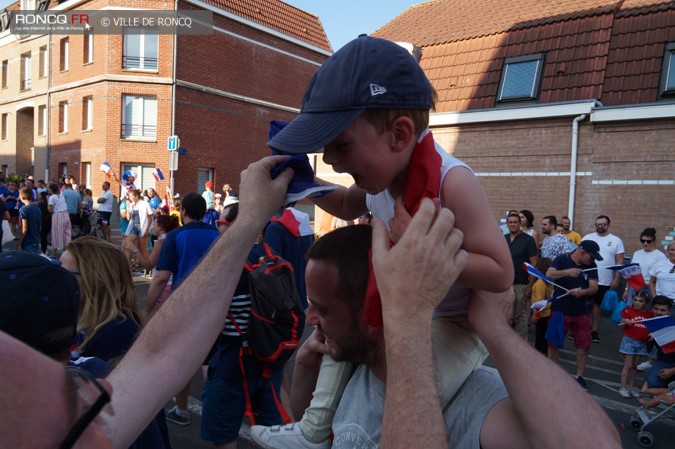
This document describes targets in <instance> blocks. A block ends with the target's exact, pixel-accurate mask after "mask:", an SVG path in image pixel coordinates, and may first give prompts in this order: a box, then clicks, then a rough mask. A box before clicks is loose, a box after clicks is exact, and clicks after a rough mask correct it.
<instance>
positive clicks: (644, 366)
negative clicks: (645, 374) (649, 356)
mask: <svg viewBox="0 0 675 449" xmlns="http://www.w3.org/2000/svg"><path fill="white" fill-rule="evenodd" d="M652 366H653V365H652V364H651V363H650V362H649V360H646V361H644V362H642V363H640V364H639V365H638V366H637V370H638V371H647V370H648V369H650V368H651V367H652Z"/></svg>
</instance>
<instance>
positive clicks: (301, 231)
mask: <svg viewBox="0 0 675 449" xmlns="http://www.w3.org/2000/svg"><path fill="white" fill-rule="evenodd" d="M272 222H273V223H274V222H279V223H281V225H282V226H283V227H284V228H286V230H287V231H288V232H290V233H291V234H293V236H294V237H304V236H306V235H312V234H314V231H312V227H311V226H310V224H309V221H308V220H307V219H306V214H303V213H302V212H300V211H298V210H295V209H293V208H292V207H289V208H288V209H286V210H285V211H284V213H283V214H281V216H280V217H279V218H276V217H272Z"/></svg>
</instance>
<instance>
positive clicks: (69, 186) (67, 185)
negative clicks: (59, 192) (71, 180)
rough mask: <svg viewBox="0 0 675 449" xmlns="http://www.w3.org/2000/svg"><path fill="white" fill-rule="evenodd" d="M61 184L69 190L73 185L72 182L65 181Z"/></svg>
mask: <svg viewBox="0 0 675 449" xmlns="http://www.w3.org/2000/svg"><path fill="white" fill-rule="evenodd" d="M63 186H64V187H65V188H66V189H71V190H72V189H73V185H72V184H68V183H65V184H63Z"/></svg>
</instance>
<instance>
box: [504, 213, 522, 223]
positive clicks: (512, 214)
mask: <svg viewBox="0 0 675 449" xmlns="http://www.w3.org/2000/svg"><path fill="white" fill-rule="evenodd" d="M511 217H516V218H517V219H518V221H520V214H519V213H518V212H509V215H508V217H506V221H509V218H511Z"/></svg>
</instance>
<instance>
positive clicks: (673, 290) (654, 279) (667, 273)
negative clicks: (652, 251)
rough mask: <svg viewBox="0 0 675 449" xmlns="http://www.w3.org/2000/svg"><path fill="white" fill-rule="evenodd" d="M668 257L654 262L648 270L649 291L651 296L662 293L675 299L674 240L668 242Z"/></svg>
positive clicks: (672, 299)
mask: <svg viewBox="0 0 675 449" xmlns="http://www.w3.org/2000/svg"><path fill="white" fill-rule="evenodd" d="M667 253H668V254H667V255H668V259H666V260H663V261H661V262H657V263H656V264H654V266H653V267H652V269H651V270H650V271H649V274H650V275H651V278H650V279H649V291H650V292H651V294H652V297H653V296H656V295H663V296H666V297H668V298H670V300H671V301H675V240H671V241H670V243H668V249H667Z"/></svg>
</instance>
